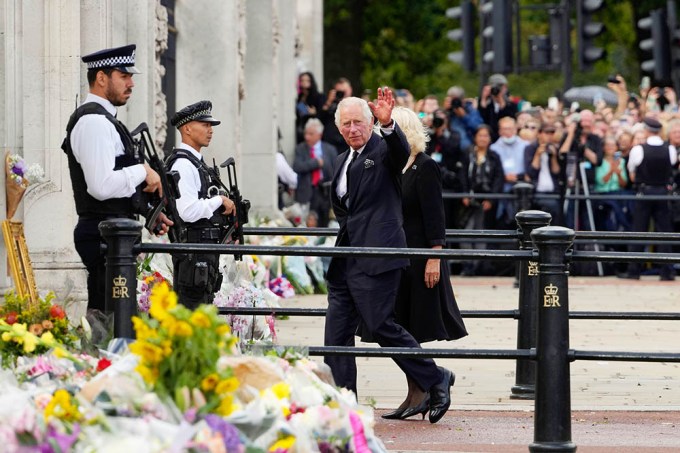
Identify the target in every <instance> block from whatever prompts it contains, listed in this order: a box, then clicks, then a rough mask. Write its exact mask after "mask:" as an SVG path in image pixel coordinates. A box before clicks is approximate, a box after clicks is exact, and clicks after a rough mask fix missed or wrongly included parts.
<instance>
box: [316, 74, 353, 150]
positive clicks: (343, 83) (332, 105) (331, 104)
mask: <svg viewBox="0 0 680 453" xmlns="http://www.w3.org/2000/svg"><path fill="white" fill-rule="evenodd" d="M351 96H352V84H351V83H350V81H349V79H347V78H345V77H340V78H339V79H338V80H337V81H336V82H335V85H333V88H332V89H331V90H329V91H328V96H326V102H325V103H324V104H323V106H322V107H321V112H320V113H319V119H320V120H321V122H322V123H323V127H324V130H323V136H322V140H323V141H324V142H327V143H330V144H331V145H333V146H334V147H335V149H338V150H343V149H346V148H347V143H345V139H344V138H342V134H341V133H340V131H339V130H338V127H337V126H336V125H335V111H336V110H337V109H338V103H339V102H340V101H342V100H343V99H344V98H348V97H351Z"/></svg>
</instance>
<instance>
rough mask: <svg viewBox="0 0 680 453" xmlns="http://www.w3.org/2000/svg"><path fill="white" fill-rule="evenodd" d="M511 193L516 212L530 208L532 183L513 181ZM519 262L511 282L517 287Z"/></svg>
mask: <svg viewBox="0 0 680 453" xmlns="http://www.w3.org/2000/svg"><path fill="white" fill-rule="evenodd" d="M512 193H513V194H515V206H516V208H517V212H522V211H527V210H529V209H531V205H532V196H533V193H534V186H533V184H529V183H528V182H524V181H519V182H517V183H515V185H514V186H512ZM515 220H517V214H515ZM519 266H520V265H519V263H518V265H517V266H516V267H515V282H514V283H513V285H514V287H515V288H519V285H520V283H519V274H520V271H519Z"/></svg>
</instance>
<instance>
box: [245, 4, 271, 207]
mask: <svg viewBox="0 0 680 453" xmlns="http://www.w3.org/2000/svg"><path fill="white" fill-rule="evenodd" d="M245 7H246V10H245V11H246V15H245V17H246V43H247V44H246V49H245V99H244V101H243V103H242V106H241V107H242V112H241V114H242V125H243V127H242V131H243V135H242V144H243V145H242V146H243V159H242V165H241V168H242V170H241V174H242V175H243V177H242V179H241V186H242V193H243V195H244V197H246V198H248V199H250V201H251V203H252V206H253V208H252V214H253V215H252V216H251V217H255V216H257V215H263V214H264V215H270V214H271V213H273V212H274V211H276V210H277V201H276V200H277V188H278V184H277V178H276V162H275V160H276V159H275V153H276V150H277V126H278V124H277V122H276V112H275V110H276V106H277V100H276V97H275V96H276V88H275V87H277V86H278V74H277V73H276V66H277V65H276V61H275V59H274V35H273V23H274V10H273V8H272V2H271V0H248V1H247V2H246V5H245Z"/></svg>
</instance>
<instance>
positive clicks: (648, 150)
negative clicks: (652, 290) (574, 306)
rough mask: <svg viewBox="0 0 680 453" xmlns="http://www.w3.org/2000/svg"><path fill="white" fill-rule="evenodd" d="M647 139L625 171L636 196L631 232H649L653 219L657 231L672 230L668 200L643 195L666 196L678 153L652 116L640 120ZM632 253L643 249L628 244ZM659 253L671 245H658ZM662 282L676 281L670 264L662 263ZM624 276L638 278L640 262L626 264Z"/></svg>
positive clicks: (668, 192)
mask: <svg viewBox="0 0 680 453" xmlns="http://www.w3.org/2000/svg"><path fill="white" fill-rule="evenodd" d="M643 122H644V125H645V131H646V132H647V141H646V142H645V143H643V144H641V145H636V146H633V149H631V150H630V156H629V158H628V174H629V177H630V179H631V181H633V182H634V183H635V185H636V187H637V194H638V198H637V200H636V203H635V210H634V211H633V231H648V229H649V221H650V220H652V219H654V229H655V231H657V232H660V233H661V232H663V233H669V232H672V231H673V230H672V224H671V212H670V208H669V203H668V200H646V199H645V195H669V194H670V193H671V189H672V178H673V170H674V169H675V168H676V166H677V163H678V152H677V150H676V149H675V146H673V145H670V144H668V143H666V142H664V140H663V139H662V138H661V136H660V135H659V134H660V132H661V128H662V126H661V123H660V122H659V121H657V120H656V119H654V118H652V117H649V116H647V117H645V119H644V120H643ZM630 250H631V251H632V252H636V251H640V250H642V247H641V246H637V245H632V246H630ZM657 250H658V252H659V253H670V252H671V247H670V246H668V245H659V246H658V247H657ZM659 275H660V278H661V280H662V281H671V280H675V270H674V269H673V265H672V264H663V265H661V269H660V272H659ZM623 277H625V278H631V279H635V280H638V279H639V278H640V264H639V263H631V264H629V265H628V273H627V274H626V275H624V276H623Z"/></svg>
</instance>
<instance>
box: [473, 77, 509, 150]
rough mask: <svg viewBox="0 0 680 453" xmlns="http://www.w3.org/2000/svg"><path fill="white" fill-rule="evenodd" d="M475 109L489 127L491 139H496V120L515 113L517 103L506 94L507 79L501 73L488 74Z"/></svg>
mask: <svg viewBox="0 0 680 453" xmlns="http://www.w3.org/2000/svg"><path fill="white" fill-rule="evenodd" d="M477 109H478V110H479V114H480V115H481V116H482V120H484V123H485V124H487V125H489V126H490V127H491V140H492V141H495V140H496V139H498V120H500V119H501V118H503V117H506V116H509V117H512V118H515V116H516V115H517V104H516V103H514V102H512V100H511V99H510V97H509V96H508V79H506V78H505V76H504V75H503V74H493V75H491V76H489V79H488V81H487V84H486V85H484V88H482V94H481V96H480V98H479V106H478V108H477Z"/></svg>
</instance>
